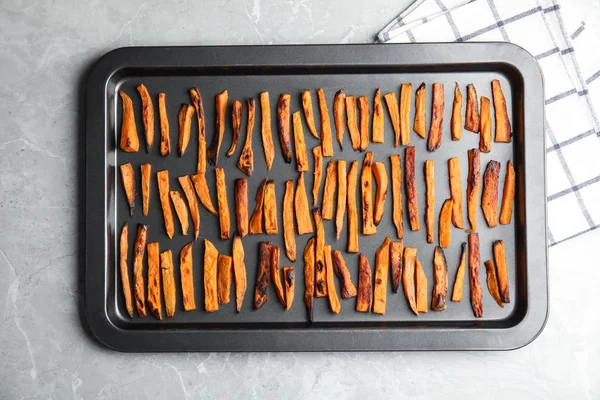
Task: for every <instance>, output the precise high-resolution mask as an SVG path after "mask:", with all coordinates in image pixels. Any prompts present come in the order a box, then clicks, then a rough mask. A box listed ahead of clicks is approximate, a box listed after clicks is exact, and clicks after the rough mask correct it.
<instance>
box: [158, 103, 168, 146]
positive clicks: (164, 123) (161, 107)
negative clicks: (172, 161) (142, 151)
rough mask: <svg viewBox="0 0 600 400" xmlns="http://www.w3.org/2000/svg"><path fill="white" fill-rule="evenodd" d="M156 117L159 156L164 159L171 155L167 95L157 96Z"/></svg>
mask: <svg viewBox="0 0 600 400" xmlns="http://www.w3.org/2000/svg"><path fill="white" fill-rule="evenodd" d="M158 117H159V120H160V154H161V155H162V156H163V157H166V156H168V155H169V154H171V135H170V134H169V117H168V114H167V95H166V94H164V93H159V94H158Z"/></svg>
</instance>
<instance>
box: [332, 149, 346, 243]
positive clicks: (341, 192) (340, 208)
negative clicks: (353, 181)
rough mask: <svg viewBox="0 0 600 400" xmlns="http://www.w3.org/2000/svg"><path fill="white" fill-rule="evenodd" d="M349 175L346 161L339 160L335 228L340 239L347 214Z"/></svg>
mask: <svg viewBox="0 0 600 400" xmlns="http://www.w3.org/2000/svg"><path fill="white" fill-rule="evenodd" d="M346 185H347V177H346V161H344V160H338V162H337V187H338V195H337V208H336V211H335V230H336V238H337V240H340V235H341V234H342V229H343V228H344V217H345V214H346V198H347V197H348V195H347V191H348V190H347V186H346Z"/></svg>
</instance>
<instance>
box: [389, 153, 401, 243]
mask: <svg viewBox="0 0 600 400" xmlns="http://www.w3.org/2000/svg"><path fill="white" fill-rule="evenodd" d="M390 164H391V166H392V219H393V221H394V226H395V227H396V236H397V237H398V239H402V238H403V237H404V226H403V223H402V208H403V206H402V164H401V163H400V154H392V155H390Z"/></svg>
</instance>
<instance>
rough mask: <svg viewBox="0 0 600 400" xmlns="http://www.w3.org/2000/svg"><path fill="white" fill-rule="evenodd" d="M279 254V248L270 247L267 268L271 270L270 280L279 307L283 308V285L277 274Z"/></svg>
mask: <svg viewBox="0 0 600 400" xmlns="http://www.w3.org/2000/svg"><path fill="white" fill-rule="evenodd" d="M280 253H281V252H280V250H279V247H277V246H271V257H270V259H269V266H270V268H271V280H272V281H273V286H275V293H276V294H277V300H278V301H279V303H281V305H283V306H285V293H284V292H283V284H282V283H281V275H280V274H279V258H280Z"/></svg>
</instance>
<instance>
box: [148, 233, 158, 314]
mask: <svg viewBox="0 0 600 400" xmlns="http://www.w3.org/2000/svg"><path fill="white" fill-rule="evenodd" d="M147 250H148V299H146V304H148V308H149V309H150V312H151V313H152V315H154V316H155V317H156V318H158V319H162V302H161V298H160V252H159V250H158V242H154V243H148V246H147Z"/></svg>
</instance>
